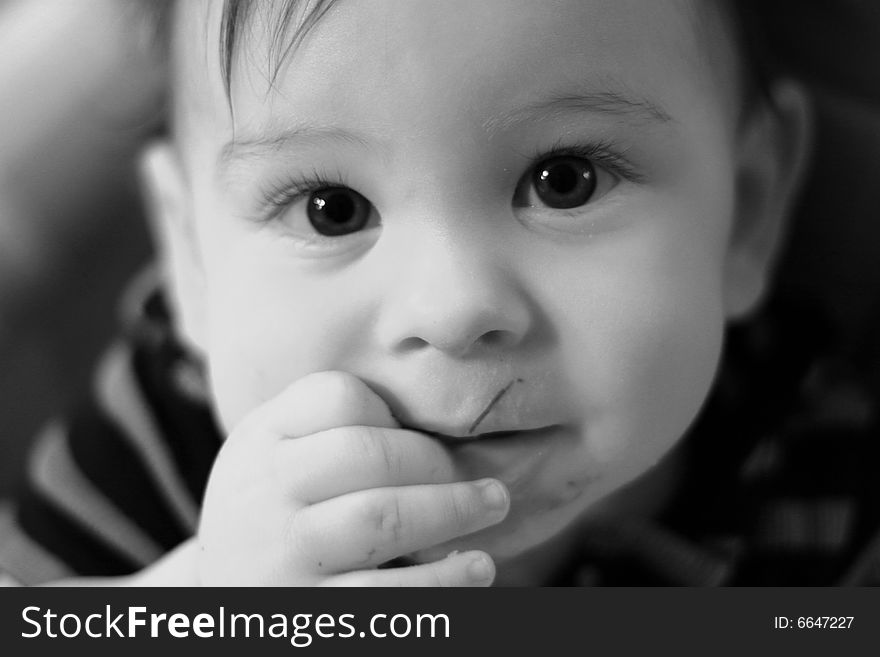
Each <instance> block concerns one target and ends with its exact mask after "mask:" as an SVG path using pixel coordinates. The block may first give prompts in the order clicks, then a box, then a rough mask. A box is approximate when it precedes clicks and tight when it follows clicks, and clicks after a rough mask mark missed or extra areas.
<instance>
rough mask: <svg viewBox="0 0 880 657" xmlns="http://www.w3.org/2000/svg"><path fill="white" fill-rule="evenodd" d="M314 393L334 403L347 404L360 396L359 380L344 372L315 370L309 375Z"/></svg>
mask: <svg viewBox="0 0 880 657" xmlns="http://www.w3.org/2000/svg"><path fill="white" fill-rule="evenodd" d="M309 383H310V385H311V386H313V390H314V392H315V394H319V395H320V396H321V397H323V398H324V399H327V400H330V401H332V402H333V403H335V404H340V405H347V404H351V403H353V402H355V400H357V399H358V398H359V397H360V382H359V381H358V379H357V378H355V377H354V376H353V375H351V374H348V373H346V372H335V371H334V372H317V373H315V374H311V375H309Z"/></svg>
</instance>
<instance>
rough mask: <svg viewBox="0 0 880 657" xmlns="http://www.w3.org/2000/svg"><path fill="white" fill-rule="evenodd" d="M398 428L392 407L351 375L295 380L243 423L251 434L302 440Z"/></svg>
mask: <svg viewBox="0 0 880 657" xmlns="http://www.w3.org/2000/svg"><path fill="white" fill-rule="evenodd" d="M353 425H367V426H374V427H387V428H389V429H393V428H396V427H397V426H398V424H397V421H396V420H395V419H394V417H393V416H392V414H391V411H390V410H389V408H388V405H387V404H386V403H385V401H384V400H383V399H382V398H381V397H379V395H377V394H376V393H375V392H373V390H371V389H370V387H369V386H368V385H367V384H366V383H364V382H363V381H361V380H360V379H359V378H358V377H356V376H354V375H353V374H349V373H347V372H335V371H332V372H315V373H314V374H309V375H307V376H304V377H303V378H301V379H299V380H297V381H295V382H294V383H292V384H290V385H289V386H288V387H287V388H285V389H284V390H283V391H282V392H281V393H279V394H278V395H277V396H276V397H274V398H273V399H271V400H269V401H268V402H266V403H265V404H263V405H262V406H260V407H259V408H258V409H257V410H256V411H254V412H253V413H252V414H251V415H250V416H248V418H247V419H246V420H245V422H244V423H243V425H242V427H240V428H243V429H244V430H243V431H236V432H234V433H246V434H248V435H249V439H252V438H251V437H250V435H251V434H253V433H254V432H255V431H257V432H258V433H262V434H263V435H267V436H268V437H284V438H300V437H302V436H307V435H310V434H313V433H318V432H320V431H326V430H328V429H334V428H336V427H344V426H353Z"/></svg>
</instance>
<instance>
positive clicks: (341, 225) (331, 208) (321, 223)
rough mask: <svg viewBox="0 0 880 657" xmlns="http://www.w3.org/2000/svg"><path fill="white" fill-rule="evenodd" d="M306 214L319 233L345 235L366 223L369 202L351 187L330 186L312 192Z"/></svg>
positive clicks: (368, 215) (359, 228)
mask: <svg viewBox="0 0 880 657" xmlns="http://www.w3.org/2000/svg"><path fill="white" fill-rule="evenodd" d="M308 216H309V222H311V224H312V227H313V228H314V229H315V230H316V231H318V232H319V233H320V234H321V235H327V236H331V237H333V236H339V235H347V234H348V233H354V232H356V231H358V230H361V229H363V228H364V227H365V226H366V225H367V221H368V220H369V218H370V204H369V202H368V201H367V200H366V199H365V198H364V197H363V196H361V195H360V194H358V193H357V192H355V191H353V190H351V189H346V188H345V187H330V188H327V189H322V190H318V191H316V192H313V193H312V195H311V197H310V198H309V206H308Z"/></svg>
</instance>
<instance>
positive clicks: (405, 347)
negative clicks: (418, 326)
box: [397, 337, 429, 353]
mask: <svg viewBox="0 0 880 657" xmlns="http://www.w3.org/2000/svg"><path fill="white" fill-rule="evenodd" d="M428 344H429V343H428V342H427V340H423V339H422V338H419V337H409V338H406V339H404V340H401V341H400V343H399V344H398V345H397V348H398V350H399V351H401V352H404V353H406V352H410V351H418V350H419V349H423V348H425V347H427V346H428Z"/></svg>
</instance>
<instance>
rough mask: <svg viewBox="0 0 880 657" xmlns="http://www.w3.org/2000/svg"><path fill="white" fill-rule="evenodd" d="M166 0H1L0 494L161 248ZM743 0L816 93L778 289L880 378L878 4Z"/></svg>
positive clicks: (879, 389)
mask: <svg viewBox="0 0 880 657" xmlns="http://www.w3.org/2000/svg"><path fill="white" fill-rule="evenodd" d="M157 1H158V0H0V90H2V91H0V498H2V497H3V496H4V495H5V494H7V493H8V492H9V491H10V490H11V489H12V487H13V486H14V484H15V482H16V480H17V479H18V478H19V477H20V476H21V473H22V471H23V468H24V455H25V450H26V447H27V445H28V442H29V441H30V439H31V437H32V436H33V435H34V433H35V432H36V431H38V429H39V428H40V427H41V426H42V425H43V424H44V423H45V422H46V421H47V420H48V419H49V418H51V417H53V416H57V415H60V414H63V413H64V412H65V410H66V408H67V407H68V406H70V405H71V404H72V403H73V402H74V401H75V400H76V398H77V397H79V396H81V395H82V394H84V392H85V391H86V389H87V387H88V386H89V385H90V373H91V369H92V367H93V365H94V363H95V361H96V358H97V356H98V354H99V353H100V351H101V349H102V348H103V347H104V346H105V345H106V344H107V342H108V341H109V339H110V338H111V336H112V335H113V333H114V330H115V329H116V328H117V324H116V321H117V309H118V306H119V297H120V294H121V292H122V290H123V289H124V288H125V286H126V284H127V283H128V282H129V281H130V279H131V278H132V276H133V274H134V273H135V272H137V271H138V270H139V269H140V268H141V267H142V266H143V265H144V264H145V263H147V262H148V261H149V257H150V249H149V246H148V240H147V232H146V229H145V224H144V221H143V216H142V211H141V209H140V199H139V194H138V189H137V184H136V177H135V162H136V154H137V152H138V149H139V148H140V146H141V145H142V144H143V142H144V140H146V139H148V138H149V137H150V136H151V135H152V134H155V132H156V131H157V130H158V129H159V128H160V127H161V115H162V103H163V91H162V88H163V70H162V65H161V62H160V59H161V58H159V57H158V56H157V53H158V51H159V49H157V48H154V47H153V46H154V45H155V44H154V42H153V39H154V37H155V34H154V33H153V31H152V30H151V29H150V23H149V21H146V20H145V16H144V7H145V5H149V4H150V3H152V2H157ZM645 1H647V0H645ZM743 2H750V3H752V4H754V5H755V6H756V7H759V9H756V12H760V13H761V20H762V23H763V24H762V29H766V30H767V31H768V32H769V33H770V42H772V43H774V44H775V45H776V48H777V51H776V52H775V53H773V56H774V57H779V58H781V59H783V60H784V61H785V63H786V65H787V66H789V67H790V68H793V69H794V70H796V71H798V72H799V73H801V74H803V75H804V76H805V77H807V78H808V79H809V81H810V84H811V88H812V91H813V94H814V97H815V99H816V103H817V110H818V116H817V118H818V121H817V134H816V143H817V148H816V151H815V155H814V159H813V164H812V171H811V174H810V177H809V180H808V181H807V184H806V186H805V189H804V194H803V198H802V201H801V204H800V207H799V208H798V211H797V213H796V218H795V222H794V224H793V230H792V234H791V240H790V243H789V248H788V250H787V252H786V255H785V258H784V261H783V263H782V266H781V270H780V282H779V287H778V289H779V293H778V294H779V295H780V296H782V297H785V298H789V299H794V300H796V301H798V302H803V303H805V304H807V305H817V306H820V307H821V308H822V309H823V314H824V315H825V316H826V317H827V319H828V321H829V322H830V325H831V327H832V329H833V332H834V334H835V336H836V337H835V339H836V345H837V349H838V350H839V351H840V352H842V353H843V354H845V355H846V356H847V357H848V358H849V360H850V362H852V363H853V364H854V367H856V368H857V369H859V370H860V373H861V374H862V375H863V378H864V379H865V380H867V381H869V382H870V384H871V386H872V388H873V392H874V393H875V394H878V395H880V38H878V36H880V3H878V2H876V0H872V1H870V2H866V1H863V0H807V1H801V2H794V1H793V0H777V1H776V2H774V3H772V7H770V8H768V5H770V3H763V5H761V3H759V2H757V0H743ZM817 321H818V320H817ZM807 328H809V327H805V329H807Z"/></svg>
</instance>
